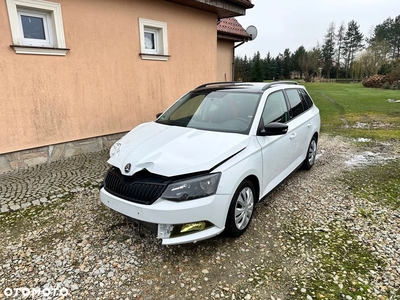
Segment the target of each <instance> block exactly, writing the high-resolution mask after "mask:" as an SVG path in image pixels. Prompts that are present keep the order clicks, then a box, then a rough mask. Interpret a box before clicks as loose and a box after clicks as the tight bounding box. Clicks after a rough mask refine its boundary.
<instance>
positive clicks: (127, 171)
mask: <svg viewBox="0 0 400 300" xmlns="http://www.w3.org/2000/svg"><path fill="white" fill-rule="evenodd" d="M130 170H131V164H126V165H125V173H129V171H130Z"/></svg>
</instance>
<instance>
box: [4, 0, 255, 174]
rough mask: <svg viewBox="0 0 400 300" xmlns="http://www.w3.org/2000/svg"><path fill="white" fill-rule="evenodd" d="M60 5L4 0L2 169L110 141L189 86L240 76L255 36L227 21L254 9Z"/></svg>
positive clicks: (219, 0)
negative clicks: (237, 55)
mask: <svg viewBox="0 0 400 300" xmlns="http://www.w3.org/2000/svg"><path fill="white" fill-rule="evenodd" d="M55 1H56V2H53V1H43V0H0V37H1V39H0V74H1V80H0V91H1V93H0V102H1V118H0V141H1V142H0V172H4V171H9V170H13V169H18V168H21V167H25V166H27V165H33V164H38V163H44V162H49V161H53V160H57V159H59V158H62V157H68V156H72V155H76V154H80V153H84V152H89V151H94V150H99V149H102V148H104V147H108V146H110V145H111V144H112V143H113V142H114V141H115V139H117V138H119V136H120V135H121V133H124V132H126V131H128V130H130V129H132V128H133V127H134V126H136V125H137V124H139V123H141V122H145V121H148V120H151V119H154V118H155V114H156V113H157V112H161V111H162V110H163V109H165V108H166V107H168V106H169V105H170V104H171V103H172V102H173V101H174V100H176V99H177V98H178V97H179V96H181V95H182V94H183V93H185V92H186V91H187V90H189V89H192V88H194V87H196V86H197V85H200V84H202V83H204V82H210V81H224V80H232V68H233V55H234V54H233V53H234V52H233V51H234V45H235V42H240V41H246V40H247V38H248V36H246V33H245V31H244V30H243V28H241V26H240V25H239V24H237V27H236V26H234V27H232V28H231V29H230V30H229V29H227V31H226V32H224V30H225V29H226V28H223V27H222V25H223V24H227V26H228V27H229V26H231V25H229V23H230V22H231V20H232V19H231V18H232V17H234V16H239V15H244V14H245V12H246V9H249V8H252V7H253V5H252V4H251V1H250V0H226V1H223V0H213V1H209V0H151V1H149V0H113V1H109V0H101V1H81V0H55ZM224 18H230V19H224ZM233 20H235V19H233ZM235 21H236V20H235ZM218 22H219V23H218ZM232 22H234V21H232ZM217 26H218V30H217ZM239 27H240V28H241V29H240V28H239ZM235 30H239V31H241V30H243V31H241V33H240V34H238V32H237V31H235Z"/></svg>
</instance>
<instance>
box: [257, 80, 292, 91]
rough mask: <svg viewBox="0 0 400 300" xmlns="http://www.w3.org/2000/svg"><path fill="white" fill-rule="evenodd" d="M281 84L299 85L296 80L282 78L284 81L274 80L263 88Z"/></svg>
mask: <svg viewBox="0 0 400 300" xmlns="http://www.w3.org/2000/svg"><path fill="white" fill-rule="evenodd" d="M279 84H294V85H297V84H298V83H297V82H296V81H288V80H282V81H274V82H269V83H267V84H265V85H264V87H263V88H262V90H263V91H265V90H266V89H269V88H270V87H273V86H274V85H279Z"/></svg>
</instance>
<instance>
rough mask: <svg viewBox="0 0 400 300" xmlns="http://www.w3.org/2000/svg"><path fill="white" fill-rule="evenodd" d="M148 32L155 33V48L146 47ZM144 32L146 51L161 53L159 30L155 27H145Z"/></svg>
mask: <svg viewBox="0 0 400 300" xmlns="http://www.w3.org/2000/svg"><path fill="white" fill-rule="evenodd" d="M146 33H150V34H152V35H153V42H154V45H153V48H152V49H151V48H147V47H146ZM143 34H144V39H145V42H144V48H145V51H146V53H151V54H158V53H160V49H159V43H158V31H157V30H155V29H148V28H145V29H144V33H143Z"/></svg>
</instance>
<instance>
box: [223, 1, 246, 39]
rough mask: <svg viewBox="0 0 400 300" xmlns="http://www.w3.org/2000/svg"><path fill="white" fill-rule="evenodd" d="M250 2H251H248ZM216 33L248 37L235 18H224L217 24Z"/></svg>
mask: <svg viewBox="0 0 400 300" xmlns="http://www.w3.org/2000/svg"><path fill="white" fill-rule="evenodd" d="M249 2H251V1H249ZM217 30H218V32H223V33H228V34H231V35H235V36H241V37H250V36H249V34H248V33H247V32H246V30H244V28H243V27H242V25H240V23H239V22H238V21H237V20H236V19H235V18H224V19H221V20H220V21H219V22H218V25H217Z"/></svg>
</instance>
